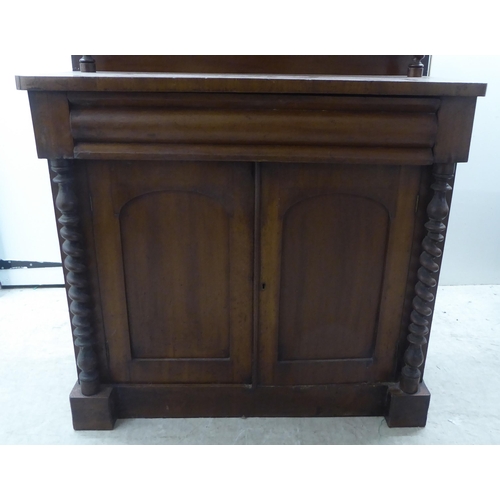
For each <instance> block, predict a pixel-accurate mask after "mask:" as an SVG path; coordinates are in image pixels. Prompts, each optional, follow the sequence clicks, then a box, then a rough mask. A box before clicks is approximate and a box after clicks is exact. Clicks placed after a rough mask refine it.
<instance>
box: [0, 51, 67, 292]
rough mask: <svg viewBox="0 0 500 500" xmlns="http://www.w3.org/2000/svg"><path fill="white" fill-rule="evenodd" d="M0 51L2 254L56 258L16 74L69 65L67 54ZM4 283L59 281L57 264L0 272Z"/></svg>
mask: <svg viewBox="0 0 500 500" xmlns="http://www.w3.org/2000/svg"><path fill="white" fill-rule="evenodd" d="M6 52H8V53H7V54H5V56H2V64H1V65H0V68H1V69H0V110H1V113H2V116H1V118H0V259H3V260H27V261H45V262H60V261H61V256H60V252H59V243H58V239H57V232H56V231H57V230H56V224H55V217H54V211H53V208H52V195H51V191H50V181H49V175H48V167H47V161H46V160H39V159H37V154H36V148H35V140H34V136H33V127H32V125H31V113H30V108H29V103H28V94H27V92H24V91H20V90H16V83H15V79H14V76H15V75H16V74H33V73H36V72H40V73H44V72H47V71H48V72H51V71H61V70H68V71H70V70H71V60H70V59H71V58H70V56H66V57H61V56H55V57H51V58H48V57H46V56H40V55H37V54H36V53H35V51H34V52H33V54H32V55H31V56H30V57H29V56H27V55H18V56H15V55H14V54H13V53H12V52H11V51H6ZM0 282H1V283H2V284H3V285H23V284H30V285H31V284H35V285H36V284H60V283H63V275H62V269H61V268H46V269H27V270H11V271H0Z"/></svg>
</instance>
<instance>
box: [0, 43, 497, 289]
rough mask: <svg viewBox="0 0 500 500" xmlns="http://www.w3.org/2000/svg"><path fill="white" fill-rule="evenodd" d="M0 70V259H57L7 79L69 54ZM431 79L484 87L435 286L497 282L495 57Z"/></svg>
mask: <svg viewBox="0 0 500 500" xmlns="http://www.w3.org/2000/svg"><path fill="white" fill-rule="evenodd" d="M0 68H1V69H0V71H1V73H0V109H1V110H2V118H1V120H0V259H4V260H8V259H15V260H33V261H50V262H60V253H59V248H58V240H57V233H56V226H55V220H54V214H53V208H52V200H51V194H50V183H49V177H48V172H47V163H46V161H45V160H38V159H37V156H36V150H35V141H34V138H33V129H32V125H31V115H30V111H29V104H28V96H27V93H26V92H23V91H18V90H16V88H15V81H14V75H15V74H34V73H37V72H39V73H46V72H50V71H54V72H56V71H61V70H68V71H69V70H71V62H70V56H69V55H67V56H65V55H64V56H63V55H58V56H52V57H50V58H49V57H46V56H43V57H39V56H37V55H36V54H35V55H32V56H31V57H28V56H26V55H24V56H17V57H16V56H14V55H12V54H11V53H7V54H4V55H3V56H2V64H1V65H0ZM431 75H432V76H434V77H438V78H443V79H453V78H459V79H465V80H469V81H476V82H486V83H488V90H487V94H486V97H482V98H478V103H477V108H476V120H475V124H474V132H473V136H472V144H471V151H470V157H469V162H468V163H467V164H461V165H459V166H458V172H457V174H458V175H457V180H456V184H455V192H454V198H453V208H452V212H451V216H450V220H449V230H448V236H447V243H446V249H445V259H444V263H443V269H442V274H441V283H442V284H443V285H460V284H469V285H472V284H500V160H499V159H498V157H499V154H498V152H497V151H496V150H495V146H496V145H497V144H499V143H500V56H460V57H458V56H439V55H437V56H433V58H432V65H431ZM30 281H31V283H30ZM0 282H2V283H3V284H4V285H8V284H41V283H47V284H51V283H62V271H61V269H58V268H48V269H45V270H40V271H36V270H26V271H22V272H21V271H11V272H10V273H9V272H6V271H0Z"/></svg>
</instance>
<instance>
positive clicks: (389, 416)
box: [385, 382, 431, 427]
mask: <svg viewBox="0 0 500 500" xmlns="http://www.w3.org/2000/svg"><path fill="white" fill-rule="evenodd" d="M430 399H431V394H430V392H429V390H428V389H427V387H426V385H425V384H424V383H423V382H421V383H420V384H419V388H418V391H417V392H416V393H415V394H407V393H406V392H403V391H402V390H401V389H400V388H399V387H398V386H397V385H394V386H393V387H390V388H389V393H388V404H387V411H386V414H385V420H386V422H387V426H388V427H425V424H426V422H427V412H428V410H429V402H430Z"/></svg>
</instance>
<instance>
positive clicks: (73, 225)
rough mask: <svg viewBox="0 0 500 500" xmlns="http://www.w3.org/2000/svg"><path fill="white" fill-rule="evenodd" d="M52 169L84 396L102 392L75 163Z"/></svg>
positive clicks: (61, 162)
mask: <svg viewBox="0 0 500 500" xmlns="http://www.w3.org/2000/svg"><path fill="white" fill-rule="evenodd" d="M49 165H50V168H51V169H52V170H53V171H54V172H55V173H56V176H55V177H54V179H53V182H55V183H56V184H57V185H58V193H57V197H56V202H55V205H56V208H57V210H59V212H60V213H61V216H60V217H59V219H58V221H59V223H60V224H61V230H60V234H61V237H62V238H63V240H64V243H63V244H62V251H63V252H64V254H65V255H66V257H65V258H64V261H63V264H64V267H65V268H66V270H67V273H66V282H67V284H68V286H69V288H68V297H69V299H70V312H71V313H72V316H73V317H72V320H71V323H72V326H73V335H74V337H75V346H76V348H77V350H78V356H77V366H78V368H79V369H80V373H79V377H78V378H79V381H80V388H81V392H82V394H83V395H84V396H92V395H93V394H96V393H98V392H99V370H98V361H97V356H96V353H95V350H94V344H95V340H94V330H93V327H92V308H91V304H90V302H91V299H90V293H89V290H88V280H87V276H86V274H87V267H86V265H85V244H84V242H83V235H82V233H81V229H80V217H79V215H78V206H77V197H76V194H75V185H74V180H73V171H72V170H73V168H74V167H73V162H71V161H70V160H51V161H49Z"/></svg>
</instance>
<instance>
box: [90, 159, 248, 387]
mask: <svg viewBox="0 0 500 500" xmlns="http://www.w3.org/2000/svg"><path fill="white" fill-rule="evenodd" d="M85 166H86V169H87V176H88V181H89V187H90V192H91V196H92V205H93V207H92V218H93V226H94V236H95V246H96V254H97V262H98V275H99V283H100V285H99V286H100V292H101V293H100V295H101V306H102V313H103V322H104V331H105V336H106V342H107V344H108V349H109V363H110V372H111V377H112V379H113V381H114V382H133V383H249V382H250V378H251V362H252V308H253V304H252V296H253V288H252V283H253V232H254V178H253V172H252V169H253V165H252V164H251V163H229V162H224V163H217V162H157V161H150V162H148V161H144V162H139V161H134V162H123V161H121V162H118V161H92V162H85Z"/></svg>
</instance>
